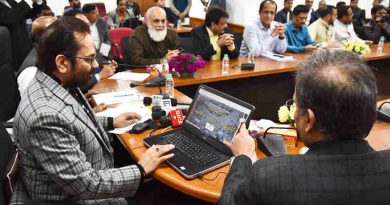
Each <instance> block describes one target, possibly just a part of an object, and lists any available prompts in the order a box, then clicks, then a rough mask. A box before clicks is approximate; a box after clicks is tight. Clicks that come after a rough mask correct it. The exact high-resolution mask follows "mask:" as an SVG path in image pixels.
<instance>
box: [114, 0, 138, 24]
mask: <svg viewBox="0 0 390 205" xmlns="http://www.w3.org/2000/svg"><path fill="white" fill-rule="evenodd" d="M116 5H117V8H116V9H114V10H112V11H110V12H108V20H107V23H108V26H109V28H117V27H119V24H120V23H122V22H123V21H124V20H125V19H128V18H135V15H134V12H130V11H131V10H128V9H127V0H117V1H116Z"/></svg>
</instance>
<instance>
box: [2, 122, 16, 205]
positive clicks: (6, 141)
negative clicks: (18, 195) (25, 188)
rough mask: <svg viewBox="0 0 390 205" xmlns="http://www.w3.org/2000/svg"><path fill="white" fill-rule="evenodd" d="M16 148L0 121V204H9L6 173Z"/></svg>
mask: <svg viewBox="0 0 390 205" xmlns="http://www.w3.org/2000/svg"><path fill="white" fill-rule="evenodd" d="M15 154H16V149H15V146H14V145H13V143H12V140H11V137H10V136H9V134H8V133H7V131H6V129H5V128H4V127H3V125H2V122H1V123H0V176H1V186H0V204H9V201H10V199H11V195H12V192H11V189H10V183H9V180H8V178H7V173H8V172H9V170H11V166H9V165H11V164H14V163H13V162H14V160H15V158H14V157H15Z"/></svg>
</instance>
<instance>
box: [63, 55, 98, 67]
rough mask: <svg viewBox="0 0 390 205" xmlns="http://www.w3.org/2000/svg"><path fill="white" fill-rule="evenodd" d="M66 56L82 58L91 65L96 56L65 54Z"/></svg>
mask: <svg viewBox="0 0 390 205" xmlns="http://www.w3.org/2000/svg"><path fill="white" fill-rule="evenodd" d="M67 57H68V58H78V59H83V60H84V61H85V62H86V63H88V64H89V65H91V66H92V64H93V63H94V62H95V61H96V56H85V57H83V56H67Z"/></svg>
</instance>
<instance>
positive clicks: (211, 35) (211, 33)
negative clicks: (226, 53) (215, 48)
mask: <svg viewBox="0 0 390 205" xmlns="http://www.w3.org/2000/svg"><path fill="white" fill-rule="evenodd" d="M206 30H207V33H208V34H209V37H210V38H211V37H215V36H218V34H214V33H213V32H212V31H211V30H210V29H209V27H207V26H206Z"/></svg>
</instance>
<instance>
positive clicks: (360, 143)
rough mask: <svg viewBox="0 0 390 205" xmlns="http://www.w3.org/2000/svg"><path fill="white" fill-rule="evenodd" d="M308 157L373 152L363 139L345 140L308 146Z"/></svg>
mask: <svg viewBox="0 0 390 205" xmlns="http://www.w3.org/2000/svg"><path fill="white" fill-rule="evenodd" d="M308 147H309V151H308V152H307V153H306V154H308V155H345V154H364V153H370V152H374V149H373V148H372V147H371V146H370V145H369V144H368V142H367V141H366V140H364V139H347V140H333V141H322V142H316V143H314V144H312V145H309V146H308Z"/></svg>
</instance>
